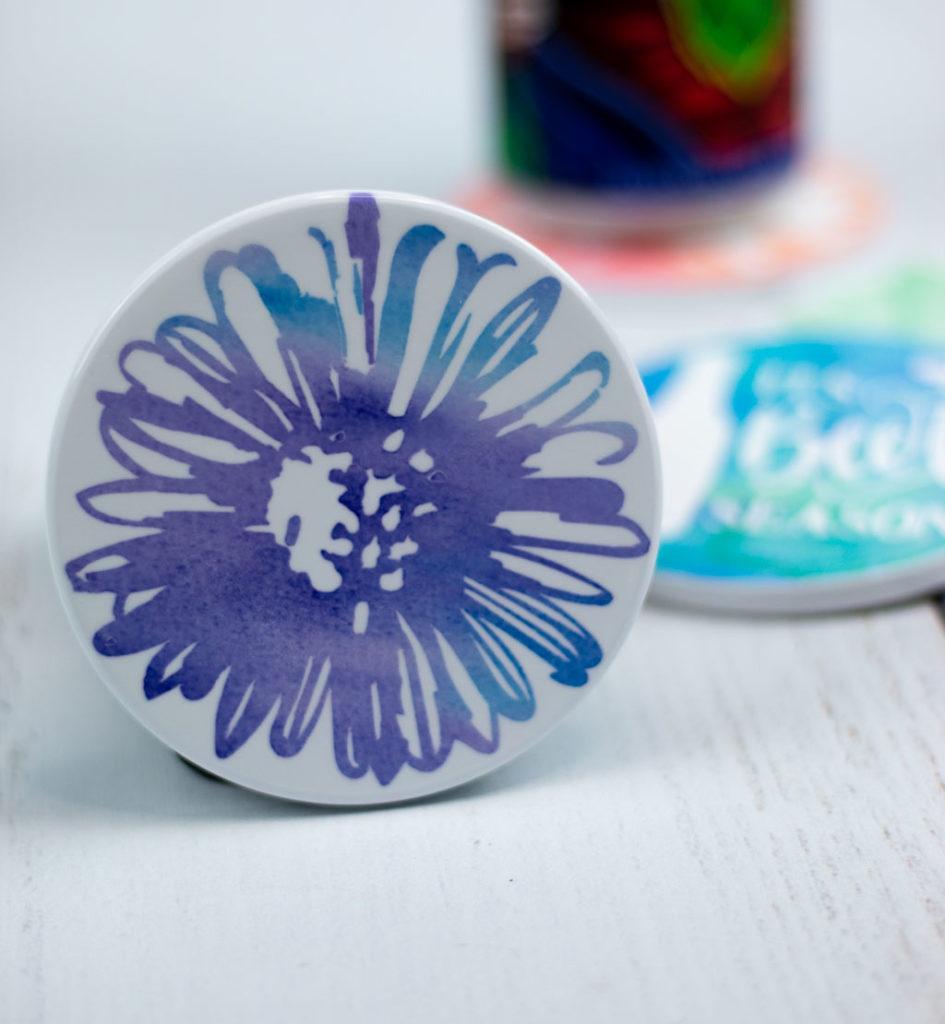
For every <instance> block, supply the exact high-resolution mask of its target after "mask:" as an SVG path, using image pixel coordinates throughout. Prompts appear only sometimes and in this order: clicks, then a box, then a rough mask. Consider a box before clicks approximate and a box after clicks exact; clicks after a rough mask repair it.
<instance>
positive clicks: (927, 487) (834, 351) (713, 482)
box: [643, 333, 945, 612]
mask: <svg viewBox="0 0 945 1024" xmlns="http://www.w3.org/2000/svg"><path fill="white" fill-rule="evenodd" d="M643 379H644V383H645V385H646V387H647V390H648V391H649V393H650V397H651V400H652V401H653V408H654V413H655V416H656V424H657V430H658V432H659V437H660V442H661V447H662V451H663V458H664V460H665V467H666V503H665V508H664V515H663V524H662V526H663V529H662V544H661V548H660V554H659V560H658V563H657V571H656V578H655V580H654V585H653V591H654V594H656V595H657V596H659V597H662V598H665V599H667V600H672V601H674V602H679V603H682V604H688V605H695V606H700V607H710V608H717V609H724V610H733V611H735V610H737V611H746V612H784V611H786V612H814V611H825V610H841V609H847V608H861V607H867V606H871V605H877V604H881V603H885V602H889V601H896V600H901V599H904V598H908V597H913V596H918V595H920V594H924V593H929V592H931V591H934V590H936V589H939V588H941V587H943V586H945V352H943V351H942V350H941V348H939V347H936V346H933V345H928V344H921V343H917V342H915V341H910V340H909V339H904V338H894V339H887V340H885V341H880V340H875V341H869V342H864V341H852V340H848V339H845V338H843V337H840V336H829V335H825V334H823V333H820V334H814V335H807V336H805V335H794V336H790V337H784V338H777V339H773V340H771V341H768V342H752V343H744V344H731V345H716V346H709V347H703V348H699V349H690V350H689V351H687V352H685V353H683V354H681V355H679V356H677V357H674V358H672V359H667V360H665V361H663V362H661V363H659V364H654V365H652V366H650V367H648V368H646V369H644V371H643Z"/></svg>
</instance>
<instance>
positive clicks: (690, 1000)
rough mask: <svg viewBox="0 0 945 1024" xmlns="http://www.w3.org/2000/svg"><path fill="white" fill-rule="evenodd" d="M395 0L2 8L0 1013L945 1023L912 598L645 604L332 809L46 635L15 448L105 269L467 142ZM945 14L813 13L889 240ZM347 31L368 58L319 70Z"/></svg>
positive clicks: (940, 833)
mask: <svg viewBox="0 0 945 1024" xmlns="http://www.w3.org/2000/svg"><path fill="white" fill-rule="evenodd" d="M14 6H16V7H17V9H16V10H13V9H12V8H13V7H14ZM410 6H411V5H408V4H406V3H404V4H401V5H368V4H366V3H363V4H345V5H331V6H329V5H325V6H324V7H322V8H317V7H314V8H313V5H310V4H302V3H301V2H299V3H297V4H295V3H290V2H278V0H277V2H276V3H274V4H268V5H263V7H259V5H254V6H251V5H249V4H246V5H245V7H237V8H236V14H235V16H234V21H233V22H231V23H230V24H229V25H227V24H225V23H223V24H222V27H221V16H220V10H221V9H219V8H217V7H216V6H212V7H211V5H206V7H203V6H202V5H192V4H185V3H184V2H183V0H180V2H179V3H165V4H160V5H159V4H152V3H145V4H140V5H123V4H119V3H118V0H102V2H95V3H86V4H82V5H75V7H74V9H70V8H69V7H59V6H54V5H53V4H51V3H48V2H46V3H39V4H36V5H8V7H7V8H6V9H4V10H3V12H2V14H0V139H2V140H3V142H2V157H0V160H2V162H0V213H2V221H0V224H2V227H3V234H2V238H3V244H2V246H0V326H2V345H3V348H2V350H0V437H2V439H3V440H2V445H0V1021H3V1022H6V1021H9V1022H11V1024H21V1022H30V1021H44V1022H57V1024H58V1022H62V1021H90V1022H96V1024H97V1022H103V1021H131V1020H133V1021H136V1022H139V1024H144V1022H164V1021H184V1022H190V1021H201V1020H210V1021H215V1020H227V1021H229V1022H232V1024H243V1022H247V1024H249V1022H255V1021H262V1020H315V1021H335V1020H337V1021H345V1022H351V1024H360V1022H368V1021H384V1022H392V1024H399V1022H408V1021H410V1022H416V1021H455V1022H460V1024H465V1022H473V1021H484V1020H491V1021H513V1020H514V1021H541V1022H554V1021H570V1020H575V1019H576V1020H581V1021H587V1022H597V1021H601V1022H608V1021H631V1020H632V1021H643V1022H651V1021H652V1022H666V1024H674V1022H682V1021H686V1022H709V1021H726V1022H727V1021H735V1022H746V1024H748V1022H752V1024H754V1022H757V1021H765V1022H768V1024H776V1022H781V1021H785V1022H796V1021H803V1022H807V1021H817V1022H833V1021H851V1022H857V1024H866V1022H871V1021H876V1022H891V1021H896V1022H899V1021H902V1022H909V1024H912V1022H917V1024H918V1022H929V1024H932V1022H940V1021H942V1020H945V843H943V837H945V630H943V625H942V618H941V615H940V612H939V609H938V607H937V606H936V604H935V603H934V602H932V601H928V600H923V601H916V602H914V603H912V604H908V605H904V606H901V607H897V608H892V609H885V610H881V611H876V612H873V613H870V614H865V615H847V616H843V615H841V616H834V617H821V618H817V619H795V620H783V619H782V620H763V621H746V620H739V619H736V618H718V617H710V616H698V615H694V614H682V613H677V612H672V611H668V610H665V609H657V608H647V609H646V610H645V612H644V614H643V616H642V619H641V621H640V622H639V624H638V627H637V628H636V629H635V631H634V633H633V636H632V638H631V641H630V643H629V644H628V645H627V646H626V647H625V649H624V650H623V651H622V652H621V654H620V655H619V657H618V659H617V661H616V662H615V664H614V666H613V668H612V670H611V671H610V673H609V677H608V678H607V679H606V680H605V681H604V683H603V684H602V685H601V686H600V687H599V688H598V689H597V690H596V691H595V692H594V693H593V694H591V695H590V697H589V698H588V700H587V701H586V702H585V703H584V704H583V705H582V706H581V707H580V709H579V710H578V711H577V713H576V714H575V715H574V716H573V717H572V718H571V719H570V720H568V721H567V722H566V723H565V724H564V725H563V726H562V727H561V728H560V729H559V730H558V731H557V732H556V733H554V734H553V735H552V736H551V737H550V738H548V739H547V740H546V741H545V742H543V743H542V744H541V745H540V746H539V747H538V748H536V749H535V750H533V751H532V752H530V753H529V754H527V755H526V756H524V757H523V758H521V759H520V760H519V761H518V762H516V763H514V764H513V765H511V766H509V767H507V768H505V769H503V770H501V771H499V772H497V773H496V774H494V775H493V776H490V777H488V778H486V779H484V780H481V781H479V782H477V783H474V784H472V785H470V786H467V787H466V788H465V789H462V790H460V791H458V792H456V793H453V794H449V795H447V796H444V797H441V798H437V799H433V800H429V801H426V802H423V803H417V804H413V805H408V806H404V807H399V808H394V809H382V810H376V811H361V812H357V813H355V812H339V811H328V810H317V809H308V808H305V807H300V806H294V805H289V804H285V803H280V802H276V801H271V800H267V799H264V798H262V797H259V796H255V795H253V794H250V793H247V792H243V791H240V790H238V789H235V788H232V787H229V786H226V785H223V784H219V783H216V782H214V781H212V780H210V779H207V778H204V777H201V776H199V775H197V774H195V773H193V772H191V771H190V770H189V769H188V768H186V767H185V766H184V765H183V764H181V763H180V762H179V761H178V760H177V759H176V758H175V757H174V756H173V755H171V754H170V753H169V752H168V751H167V750H165V749H164V748H162V747H161V746H160V745H159V744H158V743H157V742H156V741H155V740H153V739H152V738H151V737H150V736H149V735H147V734H146V733H145V732H144V730H142V729H141V728H140V727H138V726H137V725H136V724H135V723H134V722H133V721H131V720H130V719H129V718H128V716H127V715H126V714H125V713H124V712H123V711H122V710H121V709H120V708H119V707H118V706H117V704H116V703H115V702H114V701H113V700H112V698H111V697H109V696H108V695H107V693H106V691H105V689H104V688H103V687H102V686H101V684H100V683H99V682H98V681H97V680H96V679H95V678H93V674H92V672H91V670H90V669H89V667H88V666H87V664H86V662H85V660H84V659H83V657H82V655H81V653H80V651H79V648H78V645H77V644H76V642H75V641H74V639H73V638H72V636H71V635H70V633H69V632H68V628H67V625H66V622H65V618H64V616H63V614H62V612H61V610H60V608H59V607H58V603H57V600H56V596H55V593H54V589H53V581H52V575H51V570H50V568H49V565H48V563H47V558H46V553H45V550H44V539H43V532H42V530H43V528H42V522H41V497H42V494H41V492H42V473H43V468H44V466H43V464H44V458H45V446H46V441H47V436H48V431H49V427H50V423H51V418H52V415H53V412H54V410H55V407H56V403H57V399H58V395H59V393H60V390H61V388H62V386H63V384H64V381H65V378H66V376H67V374H68V372H69V370H70V369H71V366H72V363H73V362H74V359H75V357H76V354H77V352H78V350H79V348H80V347H81V345H82V344H83V342H84V340H85V338H86V337H87V336H88V335H89V334H90V332H91V331H92V329H93V328H94V327H95V324H96V322H97V321H99V320H100V319H101V318H102V317H103V316H104V315H105V314H106V313H107V312H108V310H109V308H110V306H111V305H113V304H114V303H115V302H116V301H117V300H118V299H119V298H120V296H121V294H122V293H123V292H124V291H125V290H126V288H127V286H128V285H129V284H130V282H131V280H132V279H133V278H134V277H135V276H136V275H137V274H138V273H139V272H140V271H142V270H143V269H144V268H145V267H146V265H147V264H148V263H149V262H151V261H152V260H153V259H155V258H156V257H157V256H159V255H160V254H161V252H162V251H163V250H165V249H167V248H168V247H169V246H170V245H172V244H173V243H174V242H176V241H177V240H178V239H179V238H180V237H183V236H184V235H186V234H187V233H189V232H190V231H192V230H193V229H195V228H197V227H200V226H202V225H203V224H204V223H208V222H210V221H211V220H213V219H215V218H216V217H218V216H220V215H222V214H224V213H227V212H229V211H231V210H233V209H236V208H238V207H240V206H244V205H248V204H249V203H252V202H255V201H259V200H262V199H265V198H270V197H272V196H275V195H279V194H286V193H291V192H296V191H303V190H306V189H311V188H315V187H321V186H328V185H337V184H346V183H350V182H351V181H352V180H353V179H354V178H357V180H358V183H359V184H360V183H365V178H371V179H372V181H368V182H366V183H367V184H372V183H376V184H383V185H389V186H391V187H401V188H408V189H414V190H423V189H426V190H429V191H441V192H442V191H445V190H446V189H447V188H448V187H449V184H450V183H451V182H453V181H455V180H456V179H457V177H458V174H459V173H460V172H461V170H462V169H463V167H465V166H467V165H468V164H469V162H470V161H471V160H473V159H480V158H481V152H480V150H479V149H477V148H476V145H475V144H474V143H472V142H469V141H468V138H472V137H474V136H475V132H468V133H466V134H463V133H462V132H460V133H459V134H457V132H456V123H457V120H459V121H464V122H469V123H470V124H471V125H472V126H473V127H474V128H475V127H477V126H480V125H481V122H482V119H483V106H482V102H481V97H480V95H479V93H478V92H477V91H476V88H475V87H474V84H471V83H474V82H475V74H474V72H475V66H474V56H475V54H474V48H472V47H469V46H466V48H465V49H463V44H464V41H465V40H466V39H467V38H468V36H469V35H470V34H472V35H473V37H479V36H481V27H480V24H479V19H478V17H477V16H476V10H475V5H474V4H472V3H469V4H459V3H456V4H449V3H444V4H436V5H429V4H427V5H424V4H422V3H420V2H419V0H417V3H415V4H413V7H415V8H416V10H414V11H411V10H408V9H407V8H409V7H410ZM867 7H868V8H869V10H866V9H865V8H867ZM335 8H344V10H345V11H346V12H347V13H346V14H344V15H343V14H339V13H338V11H337V10H336V9H335ZM394 8H397V9H398V12H395V13H393V14H391V13H389V11H390V10H393V9H394ZM827 8H829V9H827ZM381 11H386V12H388V13H379V12H381ZM942 11H943V8H942V6H941V5H939V4H937V3H935V2H929V3H923V2H920V0H909V2H904V3H902V4H899V5H897V7H896V10H895V12H893V11H892V9H891V8H889V7H888V5H880V4H875V5H873V4H871V5H865V4H862V3H854V2H853V0H847V2H838V3H836V4H831V5H824V6H823V8H818V9H817V11H816V12H815V13H816V18H817V19H819V20H817V21H816V22H815V23H814V25H812V28H814V29H816V36H817V40H816V47H815V56H816V57H817V60H816V61H815V67H814V70H813V77H814V85H815V87H816V88H817V89H819V90H820V91H819V93H818V95H819V96H820V97H821V103H820V105H819V106H818V107H817V108H816V109H815V111H814V120H815V122H816V125H817V127H818V129H819V130H820V131H821V133H822V134H824V135H826V136H827V137H828V138H829V139H830V140H831V142H832V144H833V145H834V146H835V148H841V149H843V150H845V151H846V152H850V153H853V154H854V155H857V156H859V157H860V159H861V160H863V161H864V162H866V163H868V165H869V166H871V167H872V168H873V170H874V173H876V174H877V175H878V176H879V177H880V178H881V179H882V180H884V181H885V183H886V185H887V187H888V188H889V189H890V192H891V196H892V206H893V211H892V212H893V216H892V220H891V225H892V226H891V227H890V228H889V230H888V232H887V238H886V241H885V243H884V244H885V245H886V246H887V249H886V251H887V253H888V252H890V251H894V250H898V251H901V252H903V253H905V252H908V251H909V250H910V247H912V246H915V245H921V246H926V247H927V246H929V245H931V244H938V240H940V237H941V233H942V231H943V227H945V194H943V192H945V189H943V184H942V183H943V177H942V161H943V158H945V117H943V110H945V100H943V94H945V89H943V79H942V71H941V67H940V65H939V62H938V56H937V54H938V55H940V52H941V42H942V38H943V18H942ZM399 12H403V13H402V18H403V20H401V13H399ZM369 15H370V17H369ZM421 17H422V19H423V20H424V23H425V25H426V38H430V39H433V38H439V39H442V40H443V41H444V47H445V49H444V53H443V54H440V55H437V54H435V53H434V54H432V55H429V56H428V59H427V62H426V63H425V64H424V74H425V75H426V76H427V77H426V78H418V77H417V73H416V71H415V69H414V70H411V66H409V65H410V64H411V62H409V61H407V62H405V58H404V56H403V53H402V48H400V44H398V43H397V39H398V38H401V39H403V38H404V37H405V34H408V33H409V31H410V30H409V24H410V23H411V22H415V21H416V20H417V19H418V18H421ZM319 19H321V20H319ZM378 21H380V22H381V24H380V26H379V27H378ZM853 21H855V22H856V25H857V29H856V32H855V33H854V32H853V29H852V28H851V23H852V22H853ZM286 26H289V27H288V28H287V27H286ZM365 26H370V27H371V30H370V31H366V30H365V32H363V33H362V32H361V30H362V29H364V27H365ZM405 26H406V27H405ZM398 32H399V33H400V36H399V37H398V36H397V33H398ZM936 39H937V40H938V47H937V49H936V48H935V47H934V46H933V43H934V41H935V40H936ZM356 40H359V45H361V46H362V53H365V54H366V60H367V63H368V64H370V65H371V66H372V67H373V68H374V71H373V74H374V75H375V78H373V79H372V80H371V81H372V82H373V83H374V84H373V85H371V84H370V83H368V84H365V82H364V80H363V79H361V78H359V77H358V76H357V75H355V74H354V73H353V72H352V73H349V72H347V71H345V70H344V69H339V67H338V63H337V60H336V59H335V56H334V55H335V54H336V53H337V52H339V51H343V48H344V47H350V46H352V45H353V44H354V42H355V41H356ZM450 47H454V49H452V50H451V49H450ZM456 54H462V55H463V56H459V57H458V56H457V55H456ZM464 61H467V62H468V64H467V63H464ZM326 67H327V69H328V70H325V69H326ZM247 68H249V69H251V71H252V73H251V74H249V75H246V74H244V73H243V72H244V71H245V70H246V69H247ZM339 75H341V76H342V78H343V84H344V88H341V87H340V86H339V84H338V76H339ZM345 75H347V76H348V77H347V78H344V76H345ZM320 76H321V77H320ZM411 76H413V77H411ZM429 80H433V81H434V82H435V84H436V88H434V89H431V88H428V87H427V86H428V81H429ZM378 82H383V83H384V86H385V87H384V88H383V89H379V88H377V83H378ZM267 90H268V92H267ZM319 90H321V93H320V92H319ZM326 90H327V92H326ZM328 93H330V95H331V97H332V98H331V101H330V103H327V104H324V105H320V104H319V103H318V102H316V99H315V98H317V97H318V96H319V95H323V96H324V95H327V94H328ZM283 95H290V96H291V97H292V102H291V103H281V104H279V105H275V103H274V97H276V96H283ZM313 97H315V98H313ZM909 97H913V98H914V99H915V102H914V104H913V106H912V107H909V106H907V105H906V100H907V98H909ZM360 103H369V105H370V110H371V111H372V115H371V116H370V117H368V118H367V121H366V122H365V121H362V122H359V123H360V124H362V127H363V125H364V124H367V125H368V127H369V129H370V131H371V132H372V133H373V134H372V137H373V139H374V140H375V142H376V144H377V146H378V147H379V151H380V152H382V153H383V154H385V155H384V159H385V160H386V161H387V162H386V163H383V162H378V161H379V160H380V157H377V158H374V157H371V156H369V155H365V153H366V150H365V146H364V144H363V142H364V140H363V139H360V140H359V139H356V138H353V137H352V135H351V132H350V130H348V129H346V127H345V124H344V116H343V111H342V112H341V113H339V106H340V107H344V105H345V104H348V106H347V107H344V109H345V110H347V111H349V112H351V111H352V110H354V109H355V107H356V106H357V104H360ZM405 103H406V104H408V105H412V106H411V107H410V109H411V110H412V111H413V112H414V114H413V115H406V122H405V115H404V104H405ZM398 117H399V118H400V120H399V121H398V120H397V118H398ZM404 123H406V124H407V128H404V127H403V126H404ZM208 124H211V125H213V126H214V131H215V132H216V133H217V137H218V141H219V146H218V147H217V148H216V149H213V150H212V151H210V150H208V149H207V147H206V146H202V145H201V144H200V141H199V140H200V139H201V137H202V136H203V134H204V133H205V132H206V131H207V130H208V129H207V126H208ZM326 125H327V126H328V127H330V128H331V129H332V132H331V133H330V134H329V136H319V135H318V133H317V132H314V129H315V128H316V127H319V126H321V127H322V128H324V127H325V126H326ZM392 125H393V127H392ZM411 125H415V128H414V129H411V127H410V126H411ZM398 126H399V127H398ZM309 129H312V131H311V132H310V131H309ZM346 131H347V134H346ZM404 132H406V133H407V134H406V137H407V139H408V143H409V144H405V143H404ZM450 132H452V133H453V135H452V136H450ZM326 137H327V138H329V139H330V140H331V145H330V146H326V144H325V142H324V139H325V138H326ZM446 137H455V138H456V139H457V141H456V145H455V146H454V147H448V148H447V149H443V150H441V149H438V148H437V147H436V146H435V145H434V143H433V142H431V141H430V140H431V139H432V138H439V139H442V138H446ZM260 140H261V141H260ZM410 140H413V141H410ZM257 142H259V145H257V144H256V143H257ZM411 145H415V149H416V147H423V146H430V147H431V149H430V157H431V158H430V159H429V160H426V159H423V160H417V158H416V152H415V150H414V151H411ZM434 157H436V159H433V158H434ZM372 160H373V161H374V162H371V161H372ZM420 164H422V165H423V166H422V167H421V166H418V165H420ZM224 171H225V172H226V173H223V172H224ZM363 171H367V172H369V173H367V174H365V173H362V172H363ZM381 179H383V180H381Z"/></svg>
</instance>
